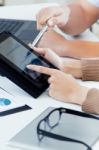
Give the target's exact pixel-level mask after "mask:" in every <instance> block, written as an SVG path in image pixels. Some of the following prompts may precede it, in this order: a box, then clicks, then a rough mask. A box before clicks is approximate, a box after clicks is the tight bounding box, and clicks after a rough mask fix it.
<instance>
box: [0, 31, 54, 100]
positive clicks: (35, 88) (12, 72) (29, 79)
mask: <svg viewBox="0 0 99 150" xmlns="http://www.w3.org/2000/svg"><path fill="white" fill-rule="evenodd" d="M28 64H35V65H40V66H45V67H49V68H55V67H54V66H53V65H52V64H51V63H49V62H48V61H47V60H45V59H44V58H43V57H41V56H40V55H39V54H37V53H36V52H35V51H33V49H31V48H30V47H29V46H27V45H25V44H24V43H23V42H22V41H20V40H19V39H18V38H16V37H15V36H14V35H12V34H11V33H8V32H3V33H1V34H0V74H1V75H3V76H6V77H8V78H9V79H10V80H12V81H13V82H14V83H16V84H17V85H18V86H20V87H21V88H22V89H24V90H25V91H27V92H28V93H29V94H31V95H32V96H33V97H35V98H37V97H38V96H39V95H40V94H42V92H43V91H44V90H45V89H46V88H47V87H48V82H47V80H48V75H45V74H41V73H38V72H35V71H31V70H28V69H27V68H26V66H27V65H28Z"/></svg>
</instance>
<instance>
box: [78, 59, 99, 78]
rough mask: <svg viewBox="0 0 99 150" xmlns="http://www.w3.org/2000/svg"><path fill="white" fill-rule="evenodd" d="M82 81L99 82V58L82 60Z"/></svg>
mask: <svg viewBox="0 0 99 150" xmlns="http://www.w3.org/2000/svg"><path fill="white" fill-rule="evenodd" d="M81 65H82V80H84V81H99V57H97V58H82V59H81Z"/></svg>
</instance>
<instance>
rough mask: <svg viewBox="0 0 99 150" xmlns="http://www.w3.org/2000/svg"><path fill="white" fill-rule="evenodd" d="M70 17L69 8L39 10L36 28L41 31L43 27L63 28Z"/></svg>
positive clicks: (59, 7)
mask: <svg viewBox="0 0 99 150" xmlns="http://www.w3.org/2000/svg"><path fill="white" fill-rule="evenodd" d="M69 15H70V9H69V7H65V8H64V7H63V6H53V7H46V8H43V9H41V10H40V11H39V12H38V14H37V16H36V19H37V28H38V29H42V27H43V26H44V25H46V24H47V25H48V26H49V27H51V28H53V27H54V26H55V25H57V26H58V27H63V26H65V25H66V23H67V22H68V19H69Z"/></svg>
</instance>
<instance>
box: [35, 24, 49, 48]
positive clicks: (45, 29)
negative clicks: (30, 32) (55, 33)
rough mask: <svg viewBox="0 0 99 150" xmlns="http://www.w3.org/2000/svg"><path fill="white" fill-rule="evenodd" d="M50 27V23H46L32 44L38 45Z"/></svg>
mask: <svg viewBox="0 0 99 150" xmlns="http://www.w3.org/2000/svg"><path fill="white" fill-rule="evenodd" d="M47 29H48V25H45V26H44V27H43V29H42V30H41V31H40V32H39V34H38V35H37V37H36V38H35V40H34V41H33V43H32V46H33V47H34V46H36V44H37V43H38V42H39V40H40V39H41V37H42V36H43V34H44V32H46V31H47Z"/></svg>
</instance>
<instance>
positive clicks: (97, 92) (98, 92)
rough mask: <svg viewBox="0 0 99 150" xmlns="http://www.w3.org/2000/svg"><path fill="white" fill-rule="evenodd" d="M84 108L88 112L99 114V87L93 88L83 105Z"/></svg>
mask: <svg viewBox="0 0 99 150" xmlns="http://www.w3.org/2000/svg"><path fill="white" fill-rule="evenodd" d="M82 110H83V111H85V112H87V113H93V114H97V115H99V89H94V88H93V89H91V90H90V91H89V92H88V94H87V98H86V100H85V101H84V103H83V105H82Z"/></svg>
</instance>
